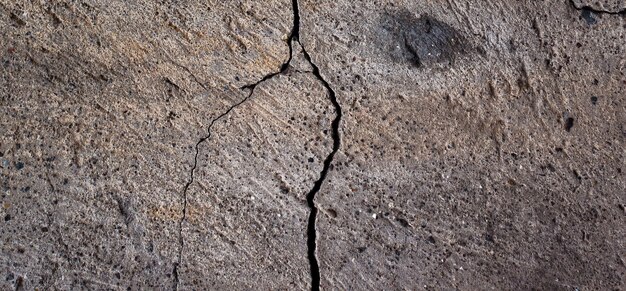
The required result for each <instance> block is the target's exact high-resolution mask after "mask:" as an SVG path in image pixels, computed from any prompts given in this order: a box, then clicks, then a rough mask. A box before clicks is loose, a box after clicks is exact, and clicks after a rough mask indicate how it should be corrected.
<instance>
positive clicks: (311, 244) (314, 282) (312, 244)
mask: <svg viewBox="0 0 626 291" xmlns="http://www.w3.org/2000/svg"><path fill="white" fill-rule="evenodd" d="M292 5H293V22H294V23H293V30H292V35H291V37H290V47H291V41H292V40H295V41H297V42H298V44H300V47H301V48H302V53H303V54H304V58H305V59H306V61H307V62H308V63H309V64H310V65H311V67H312V68H313V75H314V76H315V77H316V78H317V79H318V80H319V81H320V82H321V83H322V85H323V86H324V88H326V91H328V97H329V99H330V102H331V103H332V104H333V107H334V108H335V119H333V121H332V123H331V127H332V138H333V148H332V151H331V152H330V154H328V156H327V157H326V159H324V166H323V167H322V171H321V172H320V177H319V179H318V180H317V181H315V183H314V184H313V188H312V189H311V191H309V193H307V195H306V201H307V205H308V206H309V209H310V211H311V212H310V213H309V221H308V225H307V255H308V258H309V265H310V268H311V290H313V291H317V290H319V289H320V268H319V263H318V261H317V255H316V251H317V230H316V221H317V213H318V209H317V206H316V205H315V196H316V195H317V193H318V192H319V191H320V190H321V188H322V184H323V183H324V181H325V180H326V177H327V175H328V171H329V170H330V166H331V164H332V162H333V160H334V158H335V154H336V153H337V151H339V147H340V146H341V135H340V134H339V124H340V123H341V117H342V112H341V105H340V104H339V101H338V100H337V94H336V93H335V90H333V88H332V87H331V86H330V84H329V83H328V81H326V79H324V77H322V74H321V73H320V69H319V67H318V66H317V65H316V64H315V63H314V62H313V60H312V59H311V55H309V53H308V52H307V50H306V48H305V47H304V45H303V44H302V42H300V38H299V36H300V7H299V6H298V0H292Z"/></svg>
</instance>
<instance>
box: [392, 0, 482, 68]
mask: <svg viewBox="0 0 626 291" xmlns="http://www.w3.org/2000/svg"><path fill="white" fill-rule="evenodd" d="M380 24H381V27H382V30H383V31H384V32H383V33H385V32H386V33H390V35H391V36H392V37H391V42H392V43H391V44H388V45H387V47H388V48H387V51H388V52H389V54H390V57H391V58H392V60H393V61H409V62H411V63H413V64H414V65H415V66H416V67H448V66H450V65H452V64H454V62H455V60H456V59H457V57H459V56H461V55H463V54H466V53H467V52H469V50H470V47H471V46H470V45H469V44H468V42H467V40H466V38H465V37H464V36H463V35H462V33H461V32H459V31H458V30H457V29H455V28H454V27H452V26H450V25H449V24H447V23H445V22H442V21H440V20H438V19H436V18H435V17H433V16H430V15H426V14H424V15H421V16H419V17H416V15H415V14H413V13H411V12H409V11H408V10H406V9H405V10H402V11H400V12H384V13H383V14H382V16H381V20H380Z"/></svg>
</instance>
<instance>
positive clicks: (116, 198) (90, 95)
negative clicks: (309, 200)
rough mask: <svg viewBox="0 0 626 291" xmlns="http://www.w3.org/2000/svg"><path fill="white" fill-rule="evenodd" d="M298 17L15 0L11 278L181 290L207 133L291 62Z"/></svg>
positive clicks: (5, 186) (252, 7) (5, 104)
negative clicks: (194, 173)
mask: <svg viewBox="0 0 626 291" xmlns="http://www.w3.org/2000/svg"><path fill="white" fill-rule="evenodd" d="M261 4H262V5H261ZM292 15H293V13H292V11H291V9H290V2H289V1H263V3H260V2H258V3H254V2H248V3H246V4H239V3H234V2H232V3H229V2H221V1H213V3H207V2H206V1H185V2H184V3H175V2H170V3H162V4H156V3H154V2H150V1H131V2H128V1H107V2H106V3H105V2H97V1H61V2H58V1H57V2H54V3H52V2H45V1H17V2H13V1H2V3H1V4H0V28H1V29H0V39H1V41H0V56H1V60H2V74H1V78H0V88H2V90H1V92H0V94H1V95H0V98H1V99H0V102H1V103H0V104H1V107H0V155H1V156H2V157H0V158H1V159H2V164H3V166H2V181H1V182H2V189H1V190H2V203H3V206H4V207H3V209H2V216H3V217H4V220H3V221H2V227H1V228H0V231H1V240H2V243H1V250H0V268H1V272H2V278H6V280H4V279H3V280H2V282H1V283H0V284H2V285H3V287H2V288H0V289H5V288H10V286H14V287H15V288H17V287H18V286H22V287H24V288H26V289H33V288H39V289H49V288H52V289H76V288H78V289H126V287H131V288H139V286H142V287H143V288H151V287H159V288H163V289H169V288H171V287H172V286H173V285H174V284H175V278H174V277H175V276H174V273H173V271H174V264H175V263H176V262H177V260H178V258H177V256H178V254H179V247H180V245H179V234H180V232H179V226H180V225H179V221H180V218H181V216H182V191H183V187H184V185H185V184H186V182H187V181H188V179H189V173H190V171H191V167H192V164H193V155H194V145H195V144H196V142H197V141H198V140H199V138H200V137H201V136H203V135H205V133H206V130H207V126H208V124H209V123H210V122H211V121H212V120H213V119H214V118H216V117H217V116H218V115H220V114H221V113H223V112H224V111H225V110H226V109H227V108H229V107H230V106H232V104H234V103H236V102H238V101H240V100H242V99H243V98H245V97H246V96H247V95H248V93H247V92H245V91H244V90H240V89H239V87H241V86H243V85H245V84H249V83H253V82H256V81H257V80H258V79H260V78H262V77H263V76H264V75H265V74H268V73H270V72H273V71H275V70H277V69H278V68H279V67H280V65H281V64H282V63H283V62H284V61H285V60H286V59H287V57H288V46H287V45H286V43H285V41H284V38H285V37H286V35H287V34H288V33H289V30H290V29H291V23H292Z"/></svg>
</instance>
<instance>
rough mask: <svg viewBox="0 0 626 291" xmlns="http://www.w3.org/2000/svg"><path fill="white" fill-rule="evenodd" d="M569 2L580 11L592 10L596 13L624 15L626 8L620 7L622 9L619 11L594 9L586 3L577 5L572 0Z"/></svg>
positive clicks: (625, 14)
mask: <svg viewBox="0 0 626 291" xmlns="http://www.w3.org/2000/svg"><path fill="white" fill-rule="evenodd" d="M570 3H572V6H574V9H576V10H580V11H590V12H594V13H598V14H609V15H622V16H626V8H625V9H622V10H619V11H608V10H599V9H594V8H593V7H591V6H588V5H577V4H576V2H575V1H574V0H570Z"/></svg>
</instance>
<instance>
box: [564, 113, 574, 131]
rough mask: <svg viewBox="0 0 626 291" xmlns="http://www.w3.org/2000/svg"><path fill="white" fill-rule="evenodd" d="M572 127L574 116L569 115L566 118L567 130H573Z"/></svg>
mask: <svg viewBox="0 0 626 291" xmlns="http://www.w3.org/2000/svg"><path fill="white" fill-rule="evenodd" d="M572 127H574V118H572V117H568V118H567V119H566V120H565V131H567V132H569V131H570V130H572Z"/></svg>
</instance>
